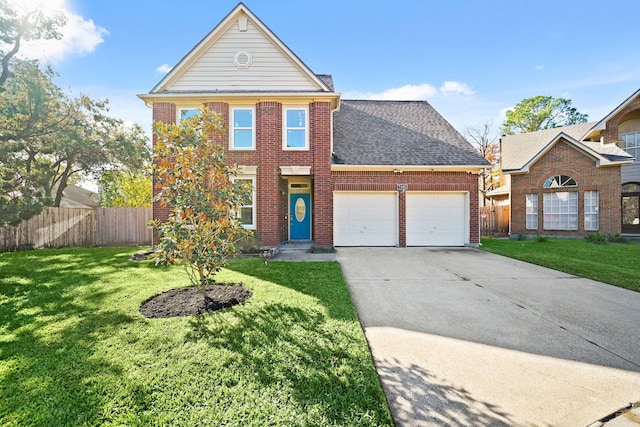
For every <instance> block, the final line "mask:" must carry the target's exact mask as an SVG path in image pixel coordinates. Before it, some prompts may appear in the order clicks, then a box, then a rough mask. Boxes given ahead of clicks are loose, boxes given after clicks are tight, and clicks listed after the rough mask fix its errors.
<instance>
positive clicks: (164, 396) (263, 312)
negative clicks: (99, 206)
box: [0, 248, 393, 426]
mask: <svg viewBox="0 0 640 427" xmlns="http://www.w3.org/2000/svg"><path fill="white" fill-rule="evenodd" d="M136 251H137V250H136V249H135V248H124V249H123V248H96V249H61V250H36V251H27V252H16V253H2V254H0V272H2V274H0V425H6V426H17V425H20V426H28V425H57V426H61V425H87V426H88V425H106V426H109V425H114V426H115V425H193V426H196V425H226V426H262V425H273V426H277V425H283V426H284V425H286V426H311V425H314V426H315V425H327V426H338V425H358V426H385V425H387V426H391V425H393V421H392V419H391V414H390V412H389V409H388V405H387V402H386V399H385V396H384V393H383V392H382V388H381V386H380V383H379V380H378V377H377V373H376V371H375V368H374V366H373V362H372V360H371V356H370V354H369V349H368V346H367V343H366V340H365V338H364V334H363V332H362V329H361V327H360V324H359V322H358V319H357V316H356V313H355V309H354V306H353V304H352V302H351V299H350V296H349V292H348V289H347V286H346V284H345V282H344V279H343V278H342V273H341V271H340V266H339V265H338V263H337V262H329V263H278V262H272V263H270V264H269V266H268V267H265V265H264V263H263V262H262V261H261V260H259V259H239V260H232V261H231V262H230V263H229V266H228V267H229V268H227V269H224V270H223V271H221V272H220V273H219V274H218V275H217V276H216V279H217V280H218V281H219V282H226V283H228V282H234V283H241V284H242V285H243V286H245V287H247V288H249V289H251V290H252V291H253V296H252V297H251V298H250V299H249V300H248V301H246V302H245V303H244V304H242V305H239V306H235V307H233V308H231V309H227V310H224V311H221V312H217V313H214V314H209V315H203V316H194V317H184V318H168V319H146V318H145V317H143V316H142V315H141V314H140V312H139V306H140V304H141V303H142V302H143V301H144V300H146V299H147V298H149V297H151V296H153V295H155V294H157V293H159V292H162V291H165V290H168V289H171V288H176V287H180V286H186V285H187V284H188V281H187V278H186V275H185V273H184V271H182V270H181V268H179V267H171V268H162V267H156V266H154V265H153V263H151V262H132V261H128V258H129V257H130V256H131V255H132V254H133V253H134V252H136Z"/></svg>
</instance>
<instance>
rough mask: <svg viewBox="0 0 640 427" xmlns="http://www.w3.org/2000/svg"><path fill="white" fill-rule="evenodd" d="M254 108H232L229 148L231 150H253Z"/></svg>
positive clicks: (254, 143) (254, 142)
mask: <svg viewBox="0 0 640 427" xmlns="http://www.w3.org/2000/svg"><path fill="white" fill-rule="evenodd" d="M255 123H256V121H255V110H254V109H253V108H232V109H231V129H230V132H229V135H230V138H229V148H230V149H231V150H255V148H256V132H255V127H256V126H255Z"/></svg>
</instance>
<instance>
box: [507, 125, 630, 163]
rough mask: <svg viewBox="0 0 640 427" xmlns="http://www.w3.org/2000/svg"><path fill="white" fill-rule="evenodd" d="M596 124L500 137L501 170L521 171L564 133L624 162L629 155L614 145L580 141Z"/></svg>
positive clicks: (613, 158) (609, 156)
mask: <svg viewBox="0 0 640 427" xmlns="http://www.w3.org/2000/svg"><path fill="white" fill-rule="evenodd" d="M595 124H596V122H589V123H580V124H577V125H571V126H564V127H559V128H551V129H544V130H539V131H537V132H528V133H521V134H518V135H507V136H503V137H502V152H501V161H502V170H504V171H511V170H518V169H522V168H523V167H524V166H525V165H526V164H527V163H528V162H529V161H530V160H532V159H533V158H534V157H536V155H537V154H538V153H540V152H541V151H542V150H543V149H544V148H545V147H546V146H547V145H548V144H549V143H550V142H551V141H553V140H554V139H555V138H556V137H557V136H558V135H560V133H564V134H566V135H568V136H570V137H571V138H573V139H575V140H576V141H580V142H581V144H583V145H584V146H586V147H589V148H590V149H591V150H593V151H595V152H596V153H598V154H600V155H601V156H603V157H605V158H607V159H609V160H611V161H615V160H624V159H626V158H628V157H629V155H628V154H627V153H626V152H625V151H624V150H622V149H621V148H620V147H618V146H617V145H615V144H601V143H600V142H599V141H597V142H592V141H581V139H582V138H583V137H584V136H585V135H586V134H587V133H588V132H589V131H590V130H591V129H592V128H593V126H594V125H595Z"/></svg>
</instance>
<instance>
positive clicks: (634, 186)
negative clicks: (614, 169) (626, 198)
mask: <svg viewBox="0 0 640 427" xmlns="http://www.w3.org/2000/svg"><path fill="white" fill-rule="evenodd" d="M622 192H623V193H640V183H637V182H628V183H626V184H623V185H622Z"/></svg>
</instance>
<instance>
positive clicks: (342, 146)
mask: <svg viewBox="0 0 640 427" xmlns="http://www.w3.org/2000/svg"><path fill="white" fill-rule="evenodd" d="M333 138H334V140H333V141H334V142H333V148H334V153H335V155H334V163H339V164H347V165H372V166H376V165H410V166H418V165H427V166H431V165H433V166H436V165H437V166H449V165H460V166H462V165H465V166H488V165H489V163H488V162H487V161H486V160H485V159H484V158H483V157H482V156H480V155H479V154H477V153H476V151H475V150H474V148H473V147H472V146H471V144H469V142H467V140H466V139H465V138H464V137H463V136H462V135H461V134H460V133H459V132H458V131H456V130H455V128H454V127H453V126H451V124H449V122H447V121H446V120H445V119H444V117H442V116H441V115H440V114H439V113H438V112H437V111H436V110H435V109H434V108H433V107H432V106H431V105H430V104H429V103H428V102H426V101H373V100H367V101H351V100H343V101H341V104H340V110H339V111H337V112H336V113H335V115H334V125H333Z"/></svg>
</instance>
